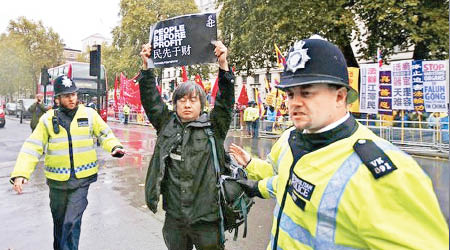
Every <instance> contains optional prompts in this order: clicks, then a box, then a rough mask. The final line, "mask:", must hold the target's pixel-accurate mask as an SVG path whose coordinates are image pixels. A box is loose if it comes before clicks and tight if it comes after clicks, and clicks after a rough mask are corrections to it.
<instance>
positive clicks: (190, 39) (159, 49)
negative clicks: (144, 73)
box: [149, 13, 217, 68]
mask: <svg viewBox="0 0 450 250" xmlns="http://www.w3.org/2000/svg"><path fill="white" fill-rule="evenodd" d="M216 40H217V21H216V14H215V13H206V14H197V15H186V16H180V17H175V18H172V19H169V20H165V21H161V22H158V23H157V24H156V25H154V26H152V27H151V30H150V41H151V45H152V56H151V57H150V59H149V66H150V67H151V66H152V65H153V66H154V67H157V68H163V67H164V68H165V67H174V66H182V65H192V64H201V63H212V62H215V61H217V58H216V56H215V55H214V48H215V46H214V45H213V44H212V43H211V42H213V41H216Z"/></svg>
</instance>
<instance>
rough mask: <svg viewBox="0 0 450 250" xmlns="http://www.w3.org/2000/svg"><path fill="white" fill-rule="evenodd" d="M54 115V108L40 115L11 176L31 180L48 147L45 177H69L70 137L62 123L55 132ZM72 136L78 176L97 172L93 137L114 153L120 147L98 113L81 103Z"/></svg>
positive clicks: (82, 176)
mask: <svg viewBox="0 0 450 250" xmlns="http://www.w3.org/2000/svg"><path fill="white" fill-rule="evenodd" d="M53 116H54V110H50V111H48V112H46V113H45V114H44V115H43V116H42V117H41V119H40V120H39V123H38V125H37V127H36V129H35V130H34V132H33V133H32V134H31V135H30V137H29V138H28V139H27V140H26V141H25V143H24V144H23V146H22V149H21V150H20V152H19V156H18V158H17V161H16V165H15V166H14V171H13V172H12V174H11V178H14V177H18V176H22V177H25V178H27V179H29V178H30V175H31V173H32V172H33V170H34V168H35V166H36V164H37V163H38V162H39V158H40V157H41V155H42V154H43V151H44V148H45V146H47V147H46V154H45V161H44V170H45V175H46V177H47V178H49V179H52V180H56V181H66V180H68V179H69V177H70V167H71V164H70V163H71V162H70V151H69V145H70V143H69V136H68V133H67V131H66V130H65V129H64V128H63V127H62V126H61V125H59V133H58V134H55V132H54V130H53V123H52V117H53ZM70 135H71V136H70V140H71V145H72V152H73V166H74V171H75V176H76V177H77V178H84V177H88V176H91V175H93V174H96V173H97V172H98V164H97V154H96V152H95V146H94V142H93V136H96V137H97V138H98V140H99V141H100V143H101V145H102V147H103V149H104V150H106V151H107V152H111V151H112V149H113V148H114V147H115V146H121V144H120V142H119V141H118V140H117V138H116V137H115V136H114V134H113V133H112V131H111V129H110V128H109V127H108V125H107V124H106V123H105V122H104V121H103V120H102V118H101V117H100V116H99V115H98V114H97V112H96V111H95V110H93V109H91V108H87V107H85V106H83V105H79V106H78V110H77V113H76V114H75V116H74V118H73V120H72V123H71V124H70Z"/></svg>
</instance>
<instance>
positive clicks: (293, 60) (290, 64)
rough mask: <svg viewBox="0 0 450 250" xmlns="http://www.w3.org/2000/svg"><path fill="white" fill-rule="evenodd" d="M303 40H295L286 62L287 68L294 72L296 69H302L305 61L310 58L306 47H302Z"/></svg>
mask: <svg viewBox="0 0 450 250" xmlns="http://www.w3.org/2000/svg"><path fill="white" fill-rule="evenodd" d="M304 45H305V42H304V41H297V42H295V43H294V49H293V51H291V52H289V55H288V60H287V62H286V66H287V70H290V71H292V73H295V71H296V70H297V69H304V68H305V64H306V62H307V61H308V60H309V59H311V57H309V56H308V54H307V52H308V49H304V48H303V46H304Z"/></svg>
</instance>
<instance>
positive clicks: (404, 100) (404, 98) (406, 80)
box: [392, 60, 414, 110]
mask: <svg viewBox="0 0 450 250" xmlns="http://www.w3.org/2000/svg"><path fill="white" fill-rule="evenodd" d="M411 62H412V61H411V60H405V61H398V62H393V63H392V109H400V110H413V109H414V105H413V93H412V73H411V68H412V66H411Z"/></svg>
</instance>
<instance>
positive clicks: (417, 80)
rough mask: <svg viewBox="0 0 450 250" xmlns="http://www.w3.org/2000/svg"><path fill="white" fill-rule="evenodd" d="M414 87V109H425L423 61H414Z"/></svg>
mask: <svg viewBox="0 0 450 250" xmlns="http://www.w3.org/2000/svg"><path fill="white" fill-rule="evenodd" d="M411 69H412V88H413V104H414V110H416V111H421V112H423V111H425V105H424V103H425V102H424V99H423V70H422V61H421V60H416V61H412V68H411Z"/></svg>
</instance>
